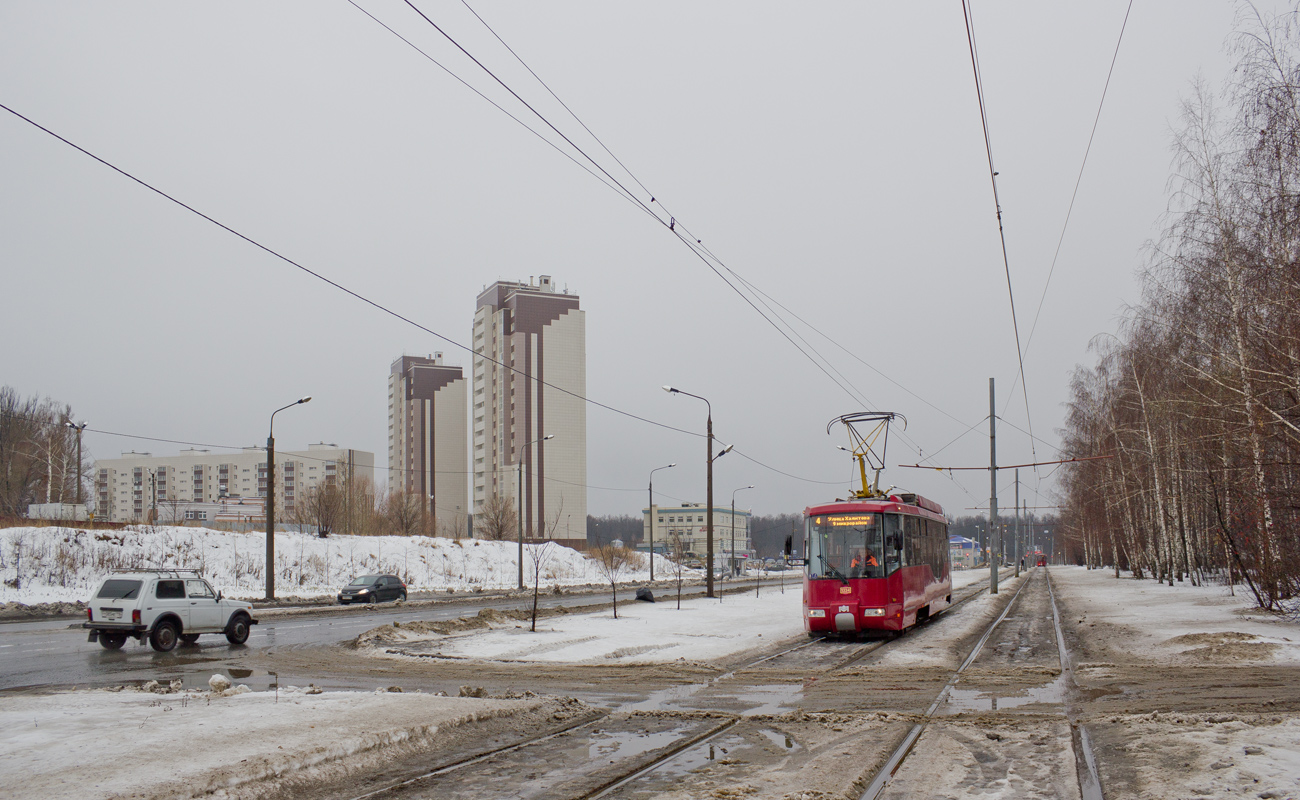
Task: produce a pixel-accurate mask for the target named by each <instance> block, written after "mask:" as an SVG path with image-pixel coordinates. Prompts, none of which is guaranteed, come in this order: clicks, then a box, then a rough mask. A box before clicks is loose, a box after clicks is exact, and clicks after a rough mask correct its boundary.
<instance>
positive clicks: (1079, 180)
mask: <svg viewBox="0 0 1300 800" xmlns="http://www.w3.org/2000/svg"><path fill="white" fill-rule="evenodd" d="M1132 11H1133V0H1129V3H1128V8H1127V9H1126V10H1125V11H1124V22H1123V23H1122V24H1121V25H1120V26H1119V38H1118V39H1117V40H1116V42H1115V53H1114V54H1113V55H1112V56H1111V57H1110V69H1108V70H1107V71H1106V83H1105V85H1104V86H1102V89H1101V100H1100V101H1099V102H1098V103H1097V114H1096V116H1095V117H1093V120H1092V131H1091V132H1090V133H1089V134H1088V146H1087V147H1085V148H1084V149H1083V163H1081V164H1079V175H1078V177H1076V178H1075V179H1074V191H1073V192H1071V193H1070V206H1069V208H1067V209H1066V210H1065V222H1064V223H1062V225H1061V235H1060V237H1059V238H1058V239H1057V240H1056V252H1054V253H1053V254H1052V266H1051V268H1050V269H1048V270H1047V281H1046V283H1044V284H1043V295H1042V297H1040V298H1039V299H1038V309H1037V310H1036V311H1035V312H1034V324H1033V325H1031V326H1030V327H1029V338H1028V339H1027V340H1026V341H1025V351H1026V352H1028V351H1029V345H1031V344H1033V342H1034V331H1036V330H1037V329H1038V318H1039V316H1041V315H1042V313H1043V303H1044V301H1046V300H1047V290H1048V288H1050V287H1051V285H1052V275H1054V274H1055V273H1056V260H1057V259H1058V258H1060V256H1061V245H1062V244H1063V243H1064V242H1065V232H1066V230H1067V229H1069V227H1070V215H1071V214H1072V213H1074V201H1075V199H1077V198H1078V196H1079V186H1080V184H1082V183H1083V170H1084V168H1085V167H1087V166H1088V154H1089V153H1091V152H1092V140H1093V139H1094V138H1096V136H1097V125H1098V124H1099V123H1100V122H1101V110H1102V108H1103V107H1104V106H1105V105H1106V93H1107V92H1108V91H1109V90H1110V79H1111V76H1112V75H1114V73H1115V62H1116V61H1118V60H1119V48H1120V45H1121V44H1123V43H1124V31H1125V30H1126V29H1127V28H1128V17H1129V14H1130V13H1131V12H1132ZM1012 391H1013V392H1014V391H1015V387H1014V386H1013V387H1012Z"/></svg>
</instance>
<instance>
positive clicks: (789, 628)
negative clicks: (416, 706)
mask: <svg viewBox="0 0 1300 800" xmlns="http://www.w3.org/2000/svg"><path fill="white" fill-rule="evenodd" d="M986 577H988V573H986V572H979V573H977V572H976V571H973V570H971V571H958V572H956V573H954V574H953V586H954V588H957V587H961V586H967V585H969V584H971V583H975V582H978V581H979V580H981V579H983V578H986ZM756 595H757V596H756ZM627 596H628V597H630V596H631V594H630V593H629V594H628V595H627ZM655 596H656V599H657V601H658V602H655V603H635V604H631V605H623V606H621V607H620V608H619V611H618V618H617V619H615V618H614V615H613V613H612V612H604V613H599V614H575V615H571V616H559V617H544V618H542V619H539V620H538V623H537V630H536V632H533V631H530V630H529V629H528V624H527V622H524V623H522V624H521V623H520V622H518V621H515V620H510V621H508V622H501V623H497V624H495V625H493V626H492V627H490V628H488V629H486V630H484V629H478V630H474V631H470V632H464V631H457V632H452V633H446V634H444V633H439V632H437V631H436V630H430V629H429V627H426V626H421V625H419V624H415V625H411V624H406V625H402V626H401V627H399V628H380V629H376V630H375V631H372V632H371V633H370V634H368V635H367V636H366V637H363V640H364V641H365V643H366V644H368V645H369V646H371V647H373V648H375V649H376V650H377V651H379V652H383V651H387V650H398V651H403V652H412V653H415V652H418V653H421V654H423V655H425V656H438V657H443V658H460V659H482V660H489V661H535V662H540V663H550V664H560V663H568V664H634V663H635V664H652V663H663V662H668V661H702V662H709V661H716V660H717V659H721V658H723V657H727V656H733V655H735V654H737V653H740V652H743V651H746V650H752V649H757V648H760V647H765V646H767V645H768V644H771V643H772V642H773V641H780V640H782V639H787V638H789V637H792V636H798V635H800V634H802V633H803V630H804V628H803V605H802V602H803V584H802V580H801V578H800V577H799V575H798V573H790V574H787V575H786V576H785V578H784V582H782V579H781V577H780V573H775V574H774V575H772V576H771V577H769V578H766V579H765V580H764V582H763V583H762V585H761V586H760V587H758V590H757V592H744V593H738V594H726V595H722V596H721V597H720V598H719V599H713V600H710V599H707V598H702V597H700V598H692V599H688V600H683V601H682V603H681V608H680V609H678V608H677V602H676V599H675V597H674V595H673V593H672V591H671V589H669V590H662V589H661V590H659V591H656V592H655Z"/></svg>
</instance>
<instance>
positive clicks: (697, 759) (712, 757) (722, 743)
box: [655, 735, 745, 776]
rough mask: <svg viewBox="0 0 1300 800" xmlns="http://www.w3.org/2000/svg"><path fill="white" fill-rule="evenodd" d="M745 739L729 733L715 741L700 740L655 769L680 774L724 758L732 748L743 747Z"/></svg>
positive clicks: (672, 774) (663, 772)
mask: <svg viewBox="0 0 1300 800" xmlns="http://www.w3.org/2000/svg"><path fill="white" fill-rule="evenodd" d="M744 745H745V740H744V739H742V738H741V737H739V736H736V735H731V736H727V737H725V738H722V739H720V740H718V741H716V742H701V743H699V744H697V745H695V746H694V747H688V748H687V749H686V750H684V751H682V752H681V753H678V754H677V756H676V757H674V758H670V759H668V760H667V761H665V762H664V763H663V764H660V765H659V767H658V768H657V769H656V770H655V771H656V772H657V773H658V774H659V775H667V776H682V775H686V774H687V773H690V772H693V771H694V770H697V769H699V768H700V767H706V766H708V765H710V764H712V763H714V762H716V761H720V760H722V759H724V758H726V757H727V756H728V755H729V754H730V753H731V751H732V750H734V749H736V748H738V747H743V746H744Z"/></svg>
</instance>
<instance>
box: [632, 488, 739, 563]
mask: <svg viewBox="0 0 1300 800" xmlns="http://www.w3.org/2000/svg"><path fill="white" fill-rule="evenodd" d="M641 514H642V517H643V521H642V538H641V542H640V543H639V544H638V546H637V548H638V549H640V550H648V549H650V542H651V541H653V542H654V551H655V552H656V553H663V554H666V555H671V554H672V553H673V552H674V549H675V546H676V544H677V543H678V542H680V543H681V546H682V552H683V553H684V554H685V555H686V557H687V558H691V559H695V558H698V559H700V560H703V559H704V558H705V557H706V554H707V553H708V540H709V536H708V532H709V529H708V525H707V524H706V520H707V519H708V516H707V509H706V508H705V506H704V504H703V503H686V504H684V505H680V506H660V505H653V506H650V507H649V508H643V509H641ZM750 514H751V512H749V511H742V510H741V509H736V513H735V516H734V517H733V516H732V513H731V507H730V506H727V507H725V508H714V509H713V563H714V564H716V565H718V566H722V567H724V568H725V567H726V566H727V565H728V564H730V565H731V566H732V568H733V570H734V569H735V568H740V569H743V568H744V563H745V561H746V560H747V559H749V558H750V557H752V556H753V553H754V549H753V543H752V542H751V541H750V537H749V518H750ZM651 534H653V537H652V536H651Z"/></svg>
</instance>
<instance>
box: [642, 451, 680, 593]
mask: <svg viewBox="0 0 1300 800" xmlns="http://www.w3.org/2000/svg"><path fill="white" fill-rule="evenodd" d="M675 466H677V462H676V461H674V462H673V463H671V464H667V465H665V466H662V467H655V468H654V469H652V470H650V511H649V514H650V581H651V583H653V582H654V579H655V473H656V472H658V471H659V470H661V469H668V468H669V467H675Z"/></svg>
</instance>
